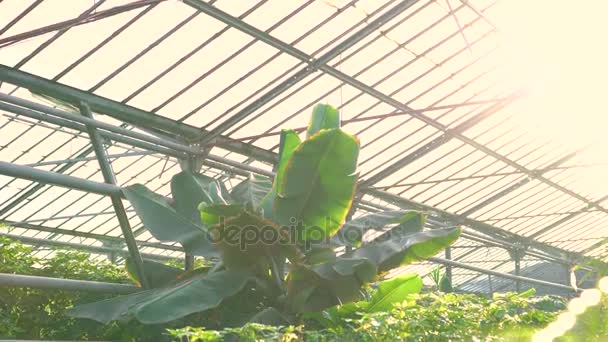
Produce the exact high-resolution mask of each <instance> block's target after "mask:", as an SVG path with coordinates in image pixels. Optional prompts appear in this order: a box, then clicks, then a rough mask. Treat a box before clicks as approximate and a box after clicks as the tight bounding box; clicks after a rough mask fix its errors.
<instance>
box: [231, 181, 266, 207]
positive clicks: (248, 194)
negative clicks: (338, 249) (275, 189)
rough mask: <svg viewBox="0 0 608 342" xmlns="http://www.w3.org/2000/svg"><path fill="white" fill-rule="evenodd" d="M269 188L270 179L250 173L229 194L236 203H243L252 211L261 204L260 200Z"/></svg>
mask: <svg viewBox="0 0 608 342" xmlns="http://www.w3.org/2000/svg"><path fill="white" fill-rule="evenodd" d="M271 190H272V182H271V181H270V179H268V178H266V177H261V176H254V175H250V176H249V177H248V178H246V179H245V180H243V181H242V182H240V183H239V184H237V185H236V186H235V187H234V188H232V191H230V196H231V197H232V199H233V200H234V201H235V202H236V203H242V204H245V205H246V206H248V207H251V208H252V209H253V210H254V211H257V210H258V209H259V208H260V207H261V205H262V200H263V199H264V197H266V195H268V193H269V192H270V191H271Z"/></svg>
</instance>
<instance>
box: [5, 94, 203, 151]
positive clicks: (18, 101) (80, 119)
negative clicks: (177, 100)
mask: <svg viewBox="0 0 608 342" xmlns="http://www.w3.org/2000/svg"><path fill="white" fill-rule="evenodd" d="M0 101H3V102H7V103H11V104H14V105H17V106H21V107H25V108H28V109H32V110H36V111H39V112H42V113H46V114H48V115H53V116H56V117H59V118H62V119H66V120H70V121H74V122H77V123H80V124H83V125H87V126H91V127H95V128H99V129H103V130H106V131H108V132H113V133H116V134H121V135H124V136H128V137H131V138H134V139H139V140H142V141H146V142H149V143H152V144H157V145H160V146H164V147H167V148H171V149H174V150H176V151H180V152H185V153H194V154H196V153H200V150H197V149H195V148H192V147H190V146H186V145H182V144H177V143H174V142H172V141H168V140H164V139H160V138H157V137H155V136H151V135H147V134H142V133H139V132H135V131H132V130H128V129H126V128H122V127H118V126H114V125H111V124H109V123H106V122H102V121H98V120H95V119H92V118H88V117H85V116H82V115H77V114H73V113H68V112H65V111H62V110H59V109H56V108H52V107H49V106H45V105H42V104H39V103H36V102H32V101H28V100H24V99H22V98H18V97H16V96H11V95H6V94H2V93H0Z"/></svg>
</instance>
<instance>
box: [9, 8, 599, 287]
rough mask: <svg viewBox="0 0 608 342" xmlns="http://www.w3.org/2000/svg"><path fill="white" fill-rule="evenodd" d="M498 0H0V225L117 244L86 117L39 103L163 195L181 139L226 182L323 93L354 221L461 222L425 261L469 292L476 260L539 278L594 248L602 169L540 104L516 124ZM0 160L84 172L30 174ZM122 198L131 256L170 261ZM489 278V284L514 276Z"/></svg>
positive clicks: (513, 81) (72, 240) (96, 248)
mask: <svg viewBox="0 0 608 342" xmlns="http://www.w3.org/2000/svg"><path fill="white" fill-rule="evenodd" d="M499 8H500V4H499V3H496V2H493V1H486V0H475V1H473V0H438V1H429V0H418V1H416V0H404V1H398V0H384V1H372V0H351V1H340V0H323V1H314V0H310V1H304V0H301V1H281V0H260V1H228V0H217V1H198V0H184V1H181V2H178V1H170V0H169V1H163V0H138V1H133V0H96V1H92V0H86V1H85V0H78V1H71V2H70V6H66V5H65V2H61V1H59V0H47V1H42V0H28V1H10V0H9V1H4V2H0V13H2V15H1V16H0V64H1V66H0V82H1V83H0V127H1V132H2V134H1V135H0V160H2V165H1V170H2V171H0V174H3V175H4V176H0V189H1V192H0V220H1V222H2V223H4V224H5V225H6V226H7V227H10V228H9V229H6V230H4V231H3V233H6V234H5V235H8V236H12V237H20V238H21V239H22V240H23V241H25V242H27V243H31V244H36V245H39V246H42V247H41V248H40V249H38V253H50V251H49V250H47V249H44V248H43V247H44V246H48V245H60V246H62V245H63V246H76V247H83V248H85V247H84V246H88V247H86V248H88V249H89V250H91V251H93V252H95V253H101V254H107V253H109V251H116V250H123V249H124V251H126V247H125V246H124V240H123V239H122V232H121V228H120V224H119V221H118V218H117V215H116V213H115V211H114V209H113V206H112V202H111V199H110V198H109V197H108V196H106V195H107V194H109V193H111V192H112V191H115V189H114V188H112V187H111V186H107V187H101V188H99V187H96V186H98V185H99V184H98V183H104V176H103V173H102V171H101V168H100V163H99V161H98V160H97V158H96V157H95V154H94V148H93V147H92V146H91V140H90V138H89V135H88V134H87V131H86V129H84V130H83V128H86V126H85V124H86V122H84V121H82V120H81V119H82V118H83V117H82V116H80V115H76V114H77V113H78V109H77V108H75V107H73V106H71V105H69V104H57V102H56V101H55V102H53V101H49V99H48V98H46V97H45V95H46V96H50V97H54V98H57V99H61V100H64V101H66V102H71V103H78V102H79V101H84V102H86V103H88V104H89V105H90V106H91V110H92V111H93V112H94V113H95V114H97V116H96V117H95V119H96V120H97V124H98V126H97V127H98V128H99V129H100V131H102V132H104V136H105V137H106V138H108V139H106V140H105V143H107V144H109V145H108V147H107V152H108V154H109V158H110V161H111V166H112V168H113V171H114V174H115V177H116V181H117V184H118V185H119V186H126V185H130V184H134V183H143V184H145V185H146V186H147V187H149V188H150V189H153V190H155V191H157V192H159V193H162V194H165V195H170V188H169V181H170V179H171V177H172V176H173V175H174V174H175V173H177V172H179V171H180V170H181V168H180V161H179V159H180V158H181V159H184V158H185V156H186V155H187V154H191V153H192V152H193V151H194V152H195V153H197V154H198V155H202V156H205V155H206V154H207V153H208V155H207V158H206V159H204V160H203V161H202V164H203V166H202V170H203V172H204V173H205V174H208V175H211V176H213V177H216V178H218V179H220V180H222V181H223V182H225V184H226V185H227V187H228V188H231V187H232V186H233V185H235V184H237V183H238V181H239V180H240V179H243V178H244V177H246V176H247V174H248V173H249V172H253V173H257V174H263V175H272V169H273V162H274V160H275V158H276V152H277V149H278V139H279V133H280V129H281V128H285V127H291V128H294V129H296V130H298V131H299V132H302V131H303V130H304V129H305V127H304V126H306V124H307V121H308V117H309V114H310V112H311V111H312V107H313V106H314V105H315V104H317V103H320V102H322V103H329V104H332V105H334V106H336V107H338V108H339V109H340V111H341V114H342V120H343V125H344V129H345V130H347V131H349V132H351V133H354V134H356V135H357V136H358V138H359V139H360V141H361V152H360V157H359V172H360V178H361V182H360V185H359V195H360V196H359V198H358V201H357V212H356V213H355V215H360V214H362V213H366V212H373V211H378V210H382V209H385V208H391V209H396V208H404V209H421V210H425V211H427V212H429V214H430V215H431V220H430V221H429V223H428V224H429V225H430V226H454V225H463V227H464V234H463V237H462V238H461V239H460V240H459V241H458V242H457V243H456V244H455V245H454V246H453V247H452V248H451V249H450V250H449V252H448V253H449V255H446V256H445V257H444V256H443V255H442V256H441V258H439V257H438V258H436V259H434V260H432V261H434V262H440V263H444V264H447V265H451V266H456V267H455V268H454V270H453V271H452V272H453V277H454V285H455V286H456V287H460V288H462V289H466V290H471V291H487V290H488V289H487V284H486V285H485V287H484V286H481V287H479V286H477V287H476V286H473V285H471V284H477V285H479V280H480V279H484V278H482V277H481V276H482V273H481V272H480V271H479V270H478V269H483V270H490V271H495V272H502V273H518V274H520V275H523V276H526V277H531V278H538V279H543V275H542V274H541V273H542V272H541V271H542V267H540V268H539V267H537V266H538V265H542V264H543V263H546V262H553V263H557V264H559V265H565V266H568V267H569V266H572V265H574V264H577V263H581V262H583V261H584V259H585V258H584V257H583V256H585V257H593V258H599V259H602V258H604V257H605V255H606V253H608V250H607V248H608V245H606V244H605V243H604V242H605V238H607V237H608V236H606V231H607V229H608V215H607V214H608V209H607V208H608V205H607V204H606V200H607V199H608V188H606V189H603V188H602V187H601V186H598V185H597V180H598V178H597V177H596V178H595V182H590V181H589V179H590V178H592V177H591V176H590V175H597V174H601V173H602V171H604V173H605V170H606V164H605V163H603V160H601V158H600V157H598V155H599V153H598V146H597V145H595V144H594V143H593V142H589V141H582V140H581V141H578V140H577V141H566V140H563V139H560V138H559V134H555V130H554V129H553V128H555V127H554V126H551V123H547V116H544V117H542V118H540V119H538V118H535V117H533V116H530V110H529V106H528V101H527V100H526V99H527V98H528V92H527V89H526V87H525V85H524V84H522V83H521V82H518V80H519V79H518V78H517V77H514V75H513V64H514V63H513V59H511V57H512V54H510V52H512V51H509V49H510V47H511V46H510V45H508V44H507V43H505V35H504V34H503V32H502V30H501V28H500V27H499V25H497V24H496V22H497V21H500V19H501V14H502V12H501V11H500V10H499ZM32 92H35V93H39V94H38V95H34V94H33V93H32ZM40 94H43V95H40ZM78 120H81V121H78ZM545 125H547V126H548V127H549V129H548V130H547V129H542V128H543V126H545ZM545 128H546V127H545ZM13 165H20V166H27V167H28V170H30V169H31V168H34V169H35V170H43V171H50V172H52V173H53V174H49V173H44V175H46V176H49V175H51V176H52V175H57V174H60V175H65V176H71V177H77V178H79V179H85V180H88V181H90V182H84V183H83V184H81V185H79V186H81V190H76V189H68V188H66V187H63V186H56V185H50V184H45V183H42V182H39V181H37V180H40V179H39V178H35V177H34V178H33V176H30V175H29V174H27V175H26V174H24V173H23V169H21V168H19V169H14V170H13V169H10V167H11V166H13ZM28 172H29V171H28ZM60 178H61V177H60ZM32 179H35V180H32ZM65 179H66V178H61V180H60V181H57V182H55V183H54V182H53V181H52V180H47V181H46V183H51V184H61V182H63V181H64V180H65ZM70 180H73V178H70ZM93 182H94V183H93ZM85 183H86V184H85ZM102 188H103V189H102ZM124 205H125V207H126V213H127V216H128V219H129V221H130V223H131V226H132V228H133V231H134V235H135V239H136V240H137V243H138V245H139V248H140V251H141V252H142V253H144V255H145V256H149V257H152V256H153V255H156V256H157V257H158V256H161V257H162V256H168V257H182V256H183V254H182V252H181V249H180V248H179V247H178V246H177V245H168V244H166V243H160V242H158V241H156V240H155V239H154V238H153V237H152V236H151V235H150V233H149V232H148V231H146V230H145V229H144V228H143V227H142V224H141V222H140V221H139V219H138V217H137V216H136V215H135V213H134V212H133V210H132V209H131V208H130V206H129V205H128V202H126V201H125V202H124ZM521 251H525V253H523V257H521V259H518V257H517V256H518V255H521V253H519V252H521ZM119 252H120V251H119ZM447 259H450V260H451V261H452V264H450V263H449V261H450V260H448V262H446V260H447ZM514 259H518V260H519V261H518V262H517V263H514V262H513V260H514ZM458 263H461V264H464V266H467V265H468V266H470V267H469V268H468V269H467V268H461V267H458V266H459V264H458ZM429 267H430V263H422V264H417V265H413V266H409V267H407V268H406V269H407V270H416V271H419V272H421V273H424V272H426V271H428V270H429ZM516 268H517V271H516V270H515V269H516ZM526 270H528V271H529V272H528V273H527V271H526ZM485 277H487V276H485ZM566 281H568V280H567V279H564V280H563V281H562V283H564V282H566ZM501 284H502V283H499V282H496V283H494V285H491V284H490V285H489V286H490V287H492V286H494V287H493V290H498V289H499V288H500V287H501V286H503V287H505V286H511V285H512V282H510V283H509V284H507V285H504V284H503V285H501Z"/></svg>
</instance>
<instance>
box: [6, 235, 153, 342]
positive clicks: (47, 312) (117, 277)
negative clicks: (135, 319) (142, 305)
mask: <svg viewBox="0 0 608 342" xmlns="http://www.w3.org/2000/svg"><path fill="white" fill-rule="evenodd" d="M0 273H15V274H26V275H36V276H46V277H55V278H67V279H85V280H97V281H106V282H117V283H123V282H128V278H127V275H126V273H125V272H124V271H123V270H122V268H119V267H117V266H115V265H112V264H110V263H109V262H105V261H101V260H92V259H91V257H90V255H89V254H88V253H84V252H79V251H74V250H55V251H54V253H53V256H52V257H50V258H46V259H39V258H37V257H35V256H34V255H33V248H32V247H28V246H25V245H23V244H21V243H19V242H17V241H14V240H11V239H8V238H6V237H0ZM108 297H110V296H107V295H100V294H93V293H85V292H74V291H60V290H41V289H31V288H23V287H6V288H3V289H2V291H1V292H0V338H9V339H11V338H20V339H79V340H83V339H113V340H129V339H131V338H132V337H134V336H137V334H138V327H137V325H131V326H130V328H129V329H125V324H119V323H114V324H111V325H105V326H104V325H102V324H99V323H97V322H94V321H87V320H77V319H74V318H71V317H69V316H67V314H66V311H67V310H68V309H69V308H71V307H72V306H73V305H74V304H76V303H82V302H89V301H92V300H101V299H104V298H108ZM141 332H142V333H143V330H141ZM161 332H162V330H160V331H159V333H161Z"/></svg>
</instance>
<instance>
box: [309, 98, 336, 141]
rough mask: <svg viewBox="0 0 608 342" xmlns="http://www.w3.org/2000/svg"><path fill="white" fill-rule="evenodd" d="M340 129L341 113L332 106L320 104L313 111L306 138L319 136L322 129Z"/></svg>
mask: <svg viewBox="0 0 608 342" xmlns="http://www.w3.org/2000/svg"><path fill="white" fill-rule="evenodd" d="M332 128H340V113H339V112H338V110H337V109H336V108H334V107H332V106H330V105H326V104H318V105H316V106H315V108H314V109H313V110H312V115H311V117H310V123H309V124H308V129H307V130H306V137H307V138H310V137H311V136H313V135H315V134H317V133H318V132H319V131H321V130H322V129H332Z"/></svg>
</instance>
